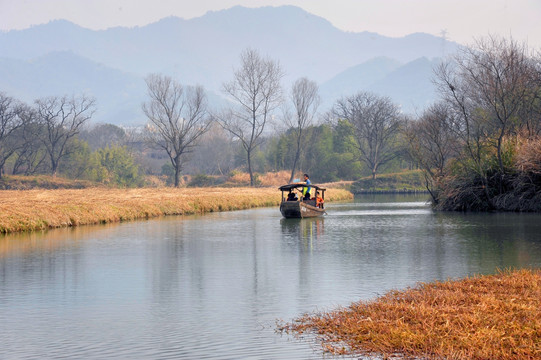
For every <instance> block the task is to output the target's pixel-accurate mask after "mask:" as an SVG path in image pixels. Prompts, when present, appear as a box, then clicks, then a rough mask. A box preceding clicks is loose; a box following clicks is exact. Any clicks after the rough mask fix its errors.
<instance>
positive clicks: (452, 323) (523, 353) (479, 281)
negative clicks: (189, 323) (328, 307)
mask: <svg viewBox="0 0 541 360" xmlns="http://www.w3.org/2000/svg"><path fill="white" fill-rule="evenodd" d="M279 329H280V330H282V331H285V332H288V333H289V332H292V333H294V334H302V333H305V332H310V333H316V334H317V336H318V338H319V340H321V342H322V346H323V349H324V350H325V351H329V352H332V353H338V354H356V355H367V356H376V355H377V356H379V358H381V357H383V358H384V359H387V358H389V359H391V358H392V359H453V360H481V359H483V360H489V359H498V360H526V359H528V360H533V359H541V271H540V270H517V271H510V270H507V271H501V272H499V273H498V274H496V275H491V276H477V277H472V278H466V279H463V280H458V281H446V282H435V283H430V284H420V285H418V286H417V287H415V288H411V289H407V290H404V291H391V292H389V293H387V294H386V295H384V296H382V297H379V298H377V299H375V300H373V301H368V302H358V303H354V304H352V305H351V306H350V307H348V308H345V309H338V310H336V311H332V312H327V313H319V314H308V315H305V316H302V317H300V318H299V319H296V320H295V321H294V322H292V323H289V324H285V325H279Z"/></svg>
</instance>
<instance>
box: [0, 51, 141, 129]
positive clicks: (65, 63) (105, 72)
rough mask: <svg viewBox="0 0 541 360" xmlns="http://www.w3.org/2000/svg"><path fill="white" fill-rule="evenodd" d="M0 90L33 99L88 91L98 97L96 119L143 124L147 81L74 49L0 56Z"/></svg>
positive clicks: (125, 123)
mask: <svg viewBox="0 0 541 360" xmlns="http://www.w3.org/2000/svg"><path fill="white" fill-rule="evenodd" d="M0 91H4V92H6V93H7V94H8V95H9V96H12V97H15V98H17V99H19V100H22V101H25V102H27V103H31V102H32V101H33V100H35V99H37V98H40V97H45V96H50V95H58V96H63V95H69V94H73V93H74V94H83V93H84V94H86V95H88V96H92V97H95V98H96V100H97V113H96V115H95V117H94V119H98V121H99V122H107V123H113V124H124V125H129V124H142V123H144V119H143V114H142V113H141V110H140V109H141V103H142V101H143V100H144V97H145V94H146V85H145V82H144V80H143V79H142V78H141V77H138V76H134V75H130V74H127V73H123V72H121V71H119V70H114V69H111V68H108V67H105V66H103V65H100V64H97V63H94V62H92V61H90V60H87V59H85V58H82V57H80V56H76V55H74V54H73V53H71V52H53V53H49V54H47V55H45V56H42V57H39V58H37V59H33V60H29V61H26V60H13V59H0Z"/></svg>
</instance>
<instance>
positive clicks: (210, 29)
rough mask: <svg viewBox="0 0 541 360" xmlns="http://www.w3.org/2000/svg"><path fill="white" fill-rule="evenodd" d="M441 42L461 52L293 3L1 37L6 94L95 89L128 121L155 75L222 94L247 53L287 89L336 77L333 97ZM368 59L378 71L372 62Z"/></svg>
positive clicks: (104, 113) (117, 117)
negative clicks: (338, 20)
mask: <svg viewBox="0 0 541 360" xmlns="http://www.w3.org/2000/svg"><path fill="white" fill-rule="evenodd" d="M444 45H445V51H446V52H452V51H454V49H455V48H456V46H457V44H455V43H450V42H446V43H445V44H444V43H443V40H442V39H441V38H438V37H435V36H431V35H427V34H412V35H409V36H406V37H403V38H389V37H384V36H381V35H378V34H375V33H369V32H363V33H350V32H344V31H341V30H339V29H337V28H335V27H333V26H332V24H330V23H329V22H328V21H326V20H325V19H323V18H320V17H317V16H314V15H311V14H309V13H307V12H305V11H304V10H302V9H300V8H297V7H293V6H282V7H263V8H257V9H248V8H243V7H234V8H231V9H228V10H223V11H216V12H209V13H207V14H205V15H204V16H202V17H199V18H195V19H191V20H184V19H180V18H175V17H170V18H166V19H162V20H161V21H158V22H156V23H154V24H150V25H147V26H143V27H135V28H111V29H108V30H102V31H93V30H88V29H84V28H81V27H79V26H77V25H75V24H72V23H70V22H68V21H64V20H59V21H53V22H50V23H48V24H45V25H39V26H34V27H32V28H29V29H26V30H20V31H10V32H6V33H1V34H0V59H2V60H0V61H1V68H0V91H5V92H8V93H9V94H10V95H13V96H15V97H20V98H22V99H28V98H30V97H34V96H35V95H34V94H36V95H43V94H44V93H48V94H49V95H61V94H64V93H68V92H72V91H77V92H82V91H91V92H93V95H95V96H96V97H98V99H99V106H103V107H104V108H103V109H102V108H100V109H99V110H100V112H99V114H97V115H96V119H98V120H99V121H111V122H114V123H129V122H130V121H132V120H131V119H132V118H134V117H136V115H135V114H139V115H138V116H140V115H141V114H140V103H141V102H142V101H143V100H144V93H145V86H144V81H143V80H142V79H143V78H144V77H145V76H146V75H148V74H149V73H153V72H161V73H164V74H167V75H171V76H174V77H176V78H177V79H179V80H180V81H181V82H182V83H184V84H193V85H195V84H200V85H203V86H204V87H205V88H206V89H207V90H211V91H215V92H216V93H220V89H221V84H222V83H223V82H224V81H227V80H230V79H231V78H232V73H233V69H234V68H236V67H238V62H239V54H240V52H241V51H242V50H243V49H245V48H246V47H253V48H256V49H258V50H259V51H260V53H261V54H262V55H268V56H270V57H271V58H273V59H275V60H278V61H280V63H281V65H282V67H283V68H284V70H285V71H286V73H287V76H286V78H285V79H284V84H285V85H286V86H287V87H288V88H289V86H290V84H291V83H292V82H293V81H294V80H295V79H297V78H299V77H301V76H307V77H309V78H310V79H313V80H315V81H317V82H319V83H323V82H325V81H328V80H329V82H328V83H327V84H329V83H331V80H330V79H333V80H332V81H334V82H335V84H334V85H333V86H334V87H333V86H329V87H328V89H327V90H326V91H329V93H328V94H327V96H328V97H329V98H332V97H333V96H336V94H337V93H338V92H340V94H342V93H346V92H347V90H346V89H344V88H342V87H341V85H340V83H342V84H346V82H344V81H342V80H340V79H339V76H337V74H340V73H342V72H343V71H345V70H346V69H349V68H353V67H355V66H357V65H358V64H364V65H363V66H361V67H364V68H365V72H366V73H365V74H364V75H362V74H357V75H355V76H359V82H358V83H359V84H361V83H363V82H364V83H366V84H368V83H371V84H375V83H376V82H377V81H384V78H383V77H381V76H382V75H383V74H384V73H385V76H389V75H390V73H391V72H392V71H395V70H398V69H399V67H398V65H399V64H406V63H408V62H411V61H413V60H416V59H419V58H422V57H426V58H427V59H431V58H435V57H440V56H441V55H442V51H443V46H444ZM383 57H384V58H386V60H382V59H383ZM375 58H379V59H380V60H372V59H375ZM370 61H372V62H373V63H372V65H371V66H373V67H374V68H373V69H372V70H368V69H367V66H368V65H366V64H367V62H368V63H370ZM427 61H428V60H427ZM353 69H354V68H353ZM353 69H350V70H351V71H354V70H353ZM391 70H392V71H391ZM30 74H32V76H30ZM378 74H379V75H378ZM397 75H399V73H397ZM335 76H336V77H335ZM343 76H344V77H347V76H348V75H343ZM378 76H379V77H380V78H378ZM402 76H403V77H404V75H402ZM404 79H405V77H404ZM361 80H362V81H361ZM384 83H385V82H384ZM384 83H382V84H384ZM388 83H389V84H391V83H392V80H389V82H388ZM352 86H354V87H353V88H355V87H356V85H352ZM374 86H375V85H374ZM379 90H381V91H384V92H386V91H387V90H386V89H384V88H380V89H379ZM392 91H393V90H392V89H389V92H392ZM405 101H407V99H406V100H405ZM115 107H116V110H115ZM110 119H114V120H110Z"/></svg>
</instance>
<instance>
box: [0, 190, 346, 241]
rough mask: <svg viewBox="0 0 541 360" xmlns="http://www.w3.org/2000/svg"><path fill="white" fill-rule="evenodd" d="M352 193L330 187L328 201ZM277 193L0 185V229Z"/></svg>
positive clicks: (145, 214)
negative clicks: (13, 186)
mask: <svg viewBox="0 0 541 360" xmlns="http://www.w3.org/2000/svg"><path fill="white" fill-rule="evenodd" d="M351 199H353V194H352V193H350V192H349V191H347V190H344V189H328V190H327V192H326V194H325V200H326V201H344V200H351ZM280 201H281V193H280V191H278V189H277V188H275V187H272V188H270V187H268V188H180V189H175V188H140V189H110V188H87V189H56V190H43V189H41V190H2V191H0V234H1V233H4V234H6V233H14V232H28V231H39V230H47V229H53V228H63V227H72V226H81V225H95V224H105V223H113V222H121V221H132V220H141V219H150V218H156V217H160V216H167V215H192V214H205V213H209V212H217V211H233V210H244V209H250V208H256V207H269V206H278V205H279V204H280Z"/></svg>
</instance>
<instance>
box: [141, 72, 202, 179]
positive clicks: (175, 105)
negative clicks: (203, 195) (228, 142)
mask: <svg viewBox="0 0 541 360" xmlns="http://www.w3.org/2000/svg"><path fill="white" fill-rule="evenodd" d="M146 83H147V90H148V97H149V100H148V102H146V103H144V104H143V112H144V113H145V115H146V116H147V118H148V120H149V124H148V126H147V132H146V135H147V141H148V142H149V144H150V145H151V146H153V147H155V148H158V149H163V150H165V152H166V153H167V155H168V156H169V159H170V160H171V165H173V168H174V170H175V187H178V186H179V185H180V173H181V171H182V168H183V164H184V162H185V161H186V159H185V155H186V154H188V153H190V152H191V151H192V150H193V148H194V147H195V146H196V144H197V140H198V139H199V138H200V137H201V135H203V134H204V133H205V132H206V131H207V130H208V128H209V125H210V121H209V117H208V112H207V101H206V95H205V92H204V90H203V88H202V87H200V86H197V87H195V88H192V87H184V86H183V85H182V84H180V83H179V82H177V81H175V80H173V79H172V78H171V77H169V76H164V75H157V74H154V75H150V76H148V77H147V79H146Z"/></svg>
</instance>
